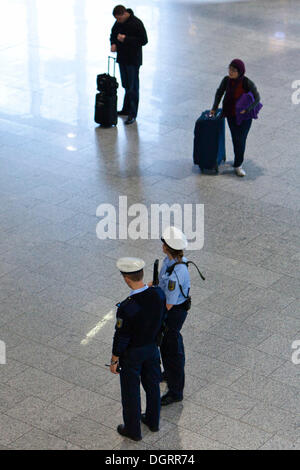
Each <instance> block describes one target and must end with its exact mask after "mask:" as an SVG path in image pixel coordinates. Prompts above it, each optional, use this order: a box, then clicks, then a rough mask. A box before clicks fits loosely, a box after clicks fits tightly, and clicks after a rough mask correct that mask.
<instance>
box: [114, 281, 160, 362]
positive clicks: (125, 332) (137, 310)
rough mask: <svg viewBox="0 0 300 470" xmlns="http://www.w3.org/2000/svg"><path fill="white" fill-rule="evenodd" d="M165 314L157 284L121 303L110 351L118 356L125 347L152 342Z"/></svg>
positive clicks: (139, 345) (154, 340)
mask: <svg viewBox="0 0 300 470" xmlns="http://www.w3.org/2000/svg"><path fill="white" fill-rule="evenodd" d="M165 313H166V297H165V294H164V292H163V291H162V289H161V288H160V287H149V288H148V289H146V290H144V291H142V292H140V293H138V294H134V295H133V296H132V297H128V298H127V299H126V300H124V301H123V302H121V303H120V304H119V306H118V310H117V323H116V331H115V335H114V340H113V350H112V352H113V354H114V355H115V356H120V355H122V354H123V353H124V351H125V350H126V349H127V348H131V347H133V348H134V347H141V346H146V345H147V344H153V343H155V342H156V339H157V335H158V333H159V331H160V328H161V325H162V322H163V320H164V317H165Z"/></svg>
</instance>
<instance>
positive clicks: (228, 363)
mask: <svg viewBox="0 0 300 470" xmlns="http://www.w3.org/2000/svg"><path fill="white" fill-rule="evenodd" d="M233 347H236V346H233ZM238 347H241V348H244V349H250V350H251V348H249V347H246V346H240V345H238ZM228 351H229V350H228ZM259 352H261V351H259ZM198 354H199V355H202V356H206V355H205V354H203V353H198ZM264 354H266V355H268V356H270V358H271V359H273V360H274V357H273V356H272V355H270V354H267V353H264ZM206 357H209V356H206ZM209 359H214V360H215V361H218V362H220V363H222V364H225V366H230V367H231V368H234V369H238V370H241V371H246V372H248V373H249V372H251V371H252V370H253V369H252V368H247V367H246V366H244V365H242V366H237V365H236V364H232V363H230V362H227V361H224V360H221V359H218V358H217V359H216V358H212V357H209ZM285 362H287V361H284V360H282V364H281V365H280V366H278V367H276V369H275V370H277V369H278V368H280V367H281V366H282V365H283V364H284V363H285ZM212 370H213V369H210V371H212ZM273 372H274V371H272V372H270V373H269V374H268V376H269V375H271V374H273ZM243 375H244V374H243ZM196 377H197V378H202V377H199V376H196ZM203 378H204V379H205V377H203ZM230 385H231V384H230Z"/></svg>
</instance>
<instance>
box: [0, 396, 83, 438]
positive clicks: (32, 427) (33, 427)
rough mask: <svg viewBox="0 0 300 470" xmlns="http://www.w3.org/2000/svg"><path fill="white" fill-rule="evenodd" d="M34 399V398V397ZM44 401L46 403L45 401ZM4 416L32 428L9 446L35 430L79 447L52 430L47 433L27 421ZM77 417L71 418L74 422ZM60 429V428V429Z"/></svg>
mask: <svg viewBox="0 0 300 470" xmlns="http://www.w3.org/2000/svg"><path fill="white" fill-rule="evenodd" d="M33 398H34V397H33ZM43 401H44V400H43ZM45 403H48V402H45ZM58 408H60V407H58ZM62 409H63V410H64V411H66V410H65V409H64V408H62ZM8 411H9V410H8ZM67 411H68V410H67ZM3 414H4V415H5V416H7V417H8V418H10V419H13V420H16V421H18V422H19V423H22V424H26V425H27V426H31V429H30V430H29V431H26V432H25V433H24V434H22V435H21V436H19V437H18V438H17V439H14V440H13V441H11V442H10V443H9V445H11V444H13V443H14V442H16V441H18V440H19V439H20V438H23V437H24V436H26V435H27V434H30V433H31V432H32V431H33V430H36V431H39V432H44V433H47V434H50V435H51V436H53V437H55V438H57V439H61V440H63V441H65V442H68V443H69V444H72V445H77V444H76V443H74V442H71V441H66V440H65V439H63V438H62V437H60V436H58V435H55V434H54V433H53V431H52V430H51V431H49V430H48V431H47V430H46V429H42V428H39V427H38V426H36V425H33V424H31V423H28V422H27V421H23V420H21V419H19V418H15V417H12V416H10V415H8V414H6V413H3ZM77 416H78V415H74V416H73V417H72V418H71V420H72V419H73V418H77ZM58 429H59V428H58ZM58 429H55V431H57V430H58ZM78 447H80V446H78Z"/></svg>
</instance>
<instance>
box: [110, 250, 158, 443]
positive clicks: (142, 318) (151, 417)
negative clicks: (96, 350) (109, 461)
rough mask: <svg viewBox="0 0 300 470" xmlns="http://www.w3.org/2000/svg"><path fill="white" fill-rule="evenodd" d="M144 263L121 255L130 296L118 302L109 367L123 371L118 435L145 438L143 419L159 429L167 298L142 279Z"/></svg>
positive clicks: (112, 370) (119, 267) (122, 270)
mask: <svg viewBox="0 0 300 470" xmlns="http://www.w3.org/2000/svg"><path fill="white" fill-rule="evenodd" d="M144 266H145V263H144V261H143V260H142V259H139V258H120V259H119V260H118V262H117V267H118V269H119V270H120V271H121V274H122V275H123V278H124V281H125V282H126V284H127V285H128V286H129V287H130V289H131V292H130V296H129V297H127V299H126V300H124V301H123V302H121V303H119V304H117V307H118V310H117V321H116V328H115V335H114V339H113V348H112V358H111V366H110V370H111V372H112V373H114V374H116V373H120V382H121V395H122V405H123V419H124V424H120V425H119V426H118V428H117V431H118V433H119V434H121V435H122V436H125V437H129V438H130V439H133V440H135V441H139V440H141V439H142V436H141V424H140V422H141V421H142V422H143V423H144V424H146V425H147V426H148V427H149V429H150V430H151V431H153V432H155V431H158V430H159V416H160V388H159V383H160V379H161V373H160V358H159V350H158V346H157V344H156V341H157V336H158V334H159V332H160V329H161V325H162V321H163V318H164V315H165V303H166V298H165V295H164V293H163V291H162V290H161V289H160V288H159V287H148V286H147V285H145V283H144V281H143V277H144V271H143V268H144ZM140 381H141V382H142V385H143V388H144V390H145V392H146V412H145V413H144V414H142V413H141V398H140Z"/></svg>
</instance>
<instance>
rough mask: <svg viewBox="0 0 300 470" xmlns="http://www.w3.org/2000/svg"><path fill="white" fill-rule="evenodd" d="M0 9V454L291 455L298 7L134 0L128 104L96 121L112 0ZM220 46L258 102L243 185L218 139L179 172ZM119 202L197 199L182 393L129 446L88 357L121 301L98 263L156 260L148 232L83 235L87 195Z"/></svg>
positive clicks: (112, 399)
mask: <svg viewBox="0 0 300 470" xmlns="http://www.w3.org/2000/svg"><path fill="white" fill-rule="evenodd" d="M3 3H5V5H3V7H4V8H3V11H5V14H2V15H1V18H0V22H1V28H0V30H1V41H0V58H1V63H2V64H3V65H4V66H3V67H2V70H1V76H0V82H1V92H0V133H1V140H0V165H1V166H0V168H1V173H0V182H1V186H0V200H1V206H0V222H1V233H0V261H1V264H0V265H1V267H0V270H1V271H0V276H1V278H0V279H1V287H0V300H1V306H0V339H1V340H2V341H4V342H5V343H6V349H7V361H6V362H7V363H6V365H0V368H1V371H0V423H1V426H0V448H13V449H15V448H17V449H20V448H26V449H28V448H36V449H46V448H50V449H62V448H67V449H76V448H87V449H95V448H98V449H111V448H114V449H134V448H141V449H145V448H150V449H225V448H234V449H248V448H249V449H257V448H261V449H290V448H298V449H299V447H300V428H299V402H300V401H299V395H300V380H299V375H300V365H296V364H294V363H293V362H292V353H293V349H292V343H293V341H294V340H300V316H299V311H300V309H299V307H300V305H299V292H300V288H299V287H300V278H299V272H300V270H299V267H300V254H299V242H300V237H299V227H300V217H299V210H300V208H299V193H300V186H299V181H300V178H299V176H300V175H299V164H298V160H299V135H298V134H299V132H298V129H299V124H300V113H299V110H300V108H299V106H300V105H298V106H297V89H296V88H292V84H294V86H295V87H296V86H297V83H296V81H297V80H300V66H299V60H297V54H298V51H299V41H300V38H299V24H298V17H299V2H298V1H297V0H281V1H279V0H274V1H273V2H270V1H268V0H261V1H245V2H241V1H239V2H232V1H223V2H222V1H196V0H194V1H192V2H190V1H180V0H177V1H176V2H171V1H170V2H168V1H167V0H164V1H163V0H162V1H158V0H156V1H155V0H148V1H147V0H133V1H132V2H131V4H130V7H132V8H133V9H134V11H135V12H136V14H137V16H138V17H140V18H141V19H142V20H143V21H144V23H145V26H146V28H147V31H148V35H149V44H148V45H147V46H146V47H145V48H144V65H143V67H142V69H141V73H140V77H141V101H140V111H139V115H138V120H137V122H136V123H135V124H133V125H132V126H124V121H123V119H122V118H120V119H119V123H118V126H117V127H116V128H110V129H101V128H99V127H97V126H96V125H95V123H94V122H93V112H94V96H95V92H96V75H97V73H100V72H105V70H106V61H107V55H108V54H109V40H108V38H109V33H110V28H111V26H112V21H113V18H112V16H111V11H112V8H113V6H114V5H115V2H112V1H105V2H99V1H96V0H65V1H64V2H59V1H58V0H52V1H51V2H50V1H39V0H27V1H25V0H2V4H3ZM16 11H18V14H16ZM234 57H240V58H242V59H243V60H244V61H245V63H246V68H247V75H248V76H249V77H250V78H251V79H253V80H254V81H255V83H256V84H257V86H258V89H259V91H260V93H261V98H262V102H263V104H264V108H263V110H262V112H261V114H260V117H259V119H258V120H257V121H256V122H254V123H253V126H252V129H251V132H250V135H249V139H248V146H247V155H246V161H245V170H246V171H247V177H246V178H244V179H242V178H237V177H236V176H235V175H234V174H233V171H232V168H231V166H230V163H232V147H231V142H230V138H229V135H228V133H227V156H228V161H227V163H226V164H225V165H224V166H223V167H222V168H221V171H220V174H219V175H218V176H216V175H211V174H206V175H202V174H200V173H199V170H198V168H197V167H194V166H193V164H192V146H193V128H194V122H195V120H196V118H197V117H198V116H199V114H200V113H201V111H203V110H204V109H209V108H210V107H211V105H212V101H213V97H214V93H215V90H216V87H217V85H218V84H219V83H220V81H221V79H222V77H223V76H224V75H225V74H226V71H227V66H228V63H229V62H230V60H231V59H233V58H234ZM117 78H118V80H119V75H117ZM122 98H123V91H122V89H121V88H120V89H119V105H121V101H122ZM226 132H228V131H226ZM120 195H121V196H122V195H123V196H124V195H125V196H127V198H128V200H127V202H128V206H129V205H131V204H133V203H144V204H146V206H147V207H150V205H151V204H153V203H163V202H165V203H168V204H173V203H179V204H185V203H186V204H191V203H199V204H200V203H202V204H205V243H204V248H203V249H202V250H200V251H193V252H190V253H189V257H190V258H191V259H193V260H194V261H196V262H197V263H198V264H199V266H200V267H201V269H202V270H203V272H204V273H205V274H206V281H205V282H202V281H200V279H199V278H198V277H197V276H198V275H195V274H194V273H193V276H192V278H193V287H192V295H193V307H192V310H191V311H190V314H189V316H188V318H187V321H186V323H185V325H184V329H183V336H184V340H185V345H186V357H187V361H186V362H187V363H186V391H185V400H184V402H183V403H179V404H174V405H172V407H168V408H167V409H163V410H162V414H161V430H160V432H159V433H155V434H152V433H149V432H147V429H146V428H145V427H144V426H143V429H142V431H143V435H144V438H143V440H142V441H141V442H140V443H137V444H133V443H131V442H130V441H127V440H126V439H122V438H121V437H120V436H119V435H118V434H117V433H116V426H117V425H118V424H119V423H121V422H122V415H121V405H120V391H119V382H118V379H117V378H116V377H114V376H112V375H110V374H109V372H108V370H107V368H106V367H105V365H104V364H105V362H107V361H108V360H109V359H110V352H111V338H112V334H113V329H114V305H115V303H116V302H117V301H119V300H121V299H122V298H124V297H125V296H126V295H127V289H126V287H125V286H124V284H122V282H121V279H120V275H119V273H118V272H117V270H116V267H115V261H116V259H117V258H118V257H119V256H124V255H128V256H130V255H132V256H141V257H143V258H144V259H145V261H146V263H147V269H146V273H147V278H148V279H150V278H151V269H152V266H151V265H152V263H153V261H154V259H155V258H156V257H157V256H160V257H161V256H162V253H161V246H160V243H159V241H156V240H152V241H147V240H136V241H134V240H105V241H101V240H99V239H97V237H96V225H97V223H98V221H99V218H98V217H97V216H96V209H97V207H98V206H99V204H101V203H104V202H106V203H109V204H113V205H114V206H118V202H119V196H120ZM143 400H144V397H143Z"/></svg>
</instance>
